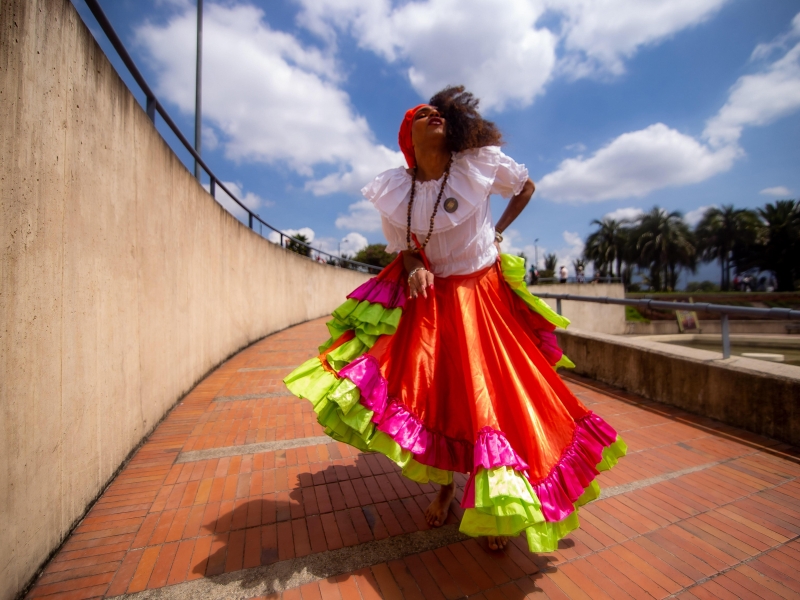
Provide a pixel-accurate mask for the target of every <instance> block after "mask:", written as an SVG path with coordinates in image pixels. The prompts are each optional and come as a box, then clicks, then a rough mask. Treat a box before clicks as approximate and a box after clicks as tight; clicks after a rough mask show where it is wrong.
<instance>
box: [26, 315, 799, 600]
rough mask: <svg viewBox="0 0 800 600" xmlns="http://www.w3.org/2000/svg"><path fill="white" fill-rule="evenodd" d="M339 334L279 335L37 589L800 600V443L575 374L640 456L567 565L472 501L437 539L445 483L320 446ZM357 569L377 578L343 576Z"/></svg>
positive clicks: (143, 454)
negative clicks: (310, 366) (500, 542)
mask: <svg viewBox="0 0 800 600" xmlns="http://www.w3.org/2000/svg"><path fill="white" fill-rule="evenodd" d="M323 323H324V320H317V321H314V322H311V323H307V324H304V325H300V326H297V327H294V328H291V329H288V330H286V331H283V332H281V333H278V334H276V335H273V336H271V337H269V338H267V339H265V340H262V341H261V342H259V343H258V344H255V345H254V346H252V347H250V348H248V349H247V350H245V351H243V352H241V353H240V354H238V355H237V356H235V357H234V358H232V359H230V360H229V361H228V362H226V363H225V364H224V365H222V366H221V367H220V368H219V369H217V370H216V371H215V372H214V373H212V374H211V375H210V376H209V377H207V378H206V379H205V380H204V381H203V382H202V383H201V384H200V385H198V386H197V388H195V389H194V390H193V391H192V392H191V393H190V394H189V395H188V396H187V397H186V398H185V399H184V400H183V402H181V404H180V405H179V406H177V407H176V408H175V410H173V411H172V413H171V414H170V415H169V417H168V418H167V419H166V420H165V421H164V422H163V423H162V424H161V425H160V426H159V427H158V429H157V430H156V431H155V433H154V434H153V435H152V436H151V437H150V439H149V440H148V441H147V443H146V444H145V445H144V446H143V447H142V448H141V449H140V450H139V452H138V453H137V454H136V455H135V457H134V458H133V459H132V460H131V462H130V463H129V464H128V465H127V466H126V468H125V469H124V470H123V471H122V473H121V474H120V475H119V476H118V477H117V478H116V480H115V481H114V482H113V483H112V484H111V485H110V486H109V488H108V489H107V490H106V492H105V493H104V494H103V496H102V497H101V498H100V500H99V501H98V502H97V503H96V504H95V506H94V507H93V508H92V510H91V511H90V512H89V514H88V515H87V516H86V518H85V519H84V520H83V522H82V523H81V524H80V525H79V526H78V527H77V528H76V529H75V531H74V532H73V533H72V535H71V536H70V537H69V539H68V540H67V542H66V543H65V544H64V546H63V547H62V548H61V550H60V551H59V552H58V554H57V555H56V556H55V558H54V559H53V560H52V561H51V562H50V564H49V565H48V566H47V568H46V569H45V571H44V573H43V574H42V576H41V577H40V578H39V580H38V581H37V582H36V585H35V587H34V588H33V589H32V591H31V592H30V594H29V597H31V598H40V597H46V598H71V599H72V598H95V597H97V598H100V597H109V596H117V595H121V594H136V596H135V597H142V598H155V597H158V598H203V597H209V598H210V597H214V598H249V597H253V596H259V595H263V594H264V593H265V590H269V589H271V590H278V592H279V593H280V591H281V590H284V591H283V592H282V597H283V598H287V599H289V598H291V599H299V598H303V599H306V600H309V599H321V598H324V599H326V600H327V599H338V598H341V599H343V600H349V599H351V598H359V597H363V598H379V597H381V598H436V599H441V598H447V599H454V598H461V597H475V598H481V599H483V598H486V599H490V600H494V599H501V598H510V599H519V598H524V597H527V596H531V597H537V598H553V599H563V598H572V599H575V600H577V599H587V598H590V599H592V600H595V599H599V598H612V599H615V600H616V599H620V598H637V599H638V598H668V597H673V596H675V597H678V598H686V599H694V598H699V599H706V598H725V599H727V598H776V599H777V598H799V597H800V541H799V540H798V534H800V481H799V480H798V476H800V461H798V456H799V455H798V452H797V451H796V449H791V448H786V447H782V446H779V445H778V444H776V443H775V442H772V441H770V440H766V439H763V438H756V437H755V436H751V435H747V434H744V433H743V432H741V431H738V430H734V429H732V428H727V427H722V426H720V425H719V424H718V423H715V422H712V421H708V420H704V419H698V418H694V417H691V416H689V415H687V414H685V413H682V412H680V411H677V410H674V409H671V408H669V407H666V406H661V405H657V404H654V403H649V402H645V401H642V400H641V399H639V398H636V397H633V396H629V395H626V394H621V393H617V392H615V391H614V390H609V389H602V388H601V387H599V386H597V385H594V384H592V382H588V381H578V380H576V379H574V378H573V379H571V380H570V384H569V385H570V387H571V388H572V389H573V390H574V391H575V392H576V393H577V395H578V396H579V397H580V398H581V399H582V400H583V401H584V402H585V403H586V404H587V405H589V406H590V407H591V408H592V410H594V411H596V412H597V413H598V414H600V415H602V416H603V417H604V418H606V419H607V420H608V421H609V422H610V423H611V425H612V426H614V427H615V428H616V429H617V430H618V431H619V432H620V433H621V434H622V435H623V437H624V438H625V440H626V441H627V442H628V444H629V447H630V453H629V455H628V457H627V458H625V459H623V461H621V462H620V464H619V465H618V466H617V468H616V469H614V470H613V471H611V472H609V473H605V474H602V475H601V476H600V479H599V482H600V484H601V486H602V487H603V488H604V489H605V492H606V493H607V494H608V497H605V496H604V497H603V498H601V499H600V500H598V501H596V502H594V503H592V504H591V505H589V506H588V507H586V508H584V509H581V511H580V517H581V523H582V528H581V529H580V530H578V531H576V532H575V533H573V534H572V535H570V536H569V537H568V538H567V539H565V540H563V541H562V544H561V548H560V549H559V551H558V552H555V553H552V554H539V555H533V554H530V553H529V552H528V551H527V548H526V545H525V543H524V541H523V538H518V539H515V540H513V543H512V544H510V545H509V547H508V549H507V550H506V551H505V552H504V553H490V552H488V551H487V550H486V549H485V546H484V545H483V544H482V542H481V541H476V540H464V539H459V538H458V537H457V535H458V534H457V533H456V527H457V525H456V523H457V522H458V517H459V515H460V512H459V510H458V507H457V505H456V503H455V502H454V504H453V510H452V512H451V515H450V517H449V520H448V523H449V525H446V526H445V527H444V528H441V529H438V530H429V529H428V527H427V525H426V524H425V521H424V519H423V510H424V508H425V506H426V505H427V504H428V502H429V498H430V497H431V496H432V494H433V493H434V488H433V487H432V486H429V485H417V484H415V483H413V482H410V481H407V480H405V479H403V478H402V477H400V475H399V474H398V469H397V468H396V467H395V466H394V465H393V464H392V463H390V462H389V461H388V460H386V459H384V458H383V457H381V456H378V455H365V454H361V453H359V452H356V451H355V450H353V449H351V448H350V447H348V446H345V445H343V444H339V443H334V442H331V443H325V442H326V441H327V440H318V439H316V440H315V439H314V438H315V437H316V436H320V435H321V434H322V429H321V427H320V426H319V425H318V424H317V423H316V420H315V418H314V413H313V411H312V409H311V406H310V404H309V403H307V402H305V401H300V400H298V399H296V398H294V397H292V396H287V395H286V392H285V388H284V387H283V384H282V382H281V379H282V378H283V377H284V376H285V375H286V374H287V373H289V372H290V370H291V369H292V368H293V367H294V366H296V365H298V364H300V363H301V362H303V361H304V360H306V359H307V358H308V357H309V356H311V355H313V354H314V353H315V349H316V346H317V344H318V343H319V342H320V341H321V340H322V339H323V338H324V337H325V335H326V333H325V328H324V326H323ZM270 443H272V444H271V445H270ZM252 444H262V445H261V446H247V445H252ZM245 446H246V447H245ZM291 446H295V447H291ZM232 447H239V448H232ZM187 452H191V453H192V454H181V453H187ZM181 461H185V462H181ZM458 483H460V484H462V485H463V483H464V480H463V478H462V479H461V480H459V481H458ZM420 549H423V551H421V552H420V551H419V550H420ZM348 561H349V562H348ZM347 564H351V565H353V564H354V565H360V566H359V568H358V569H357V570H355V572H349V573H344V574H340V573H341V570H339V571H337V568H338V569H341V568H342V567H341V565H347ZM337 565H338V567H337ZM159 588H161V589H160V590H159V592H158V593H157V594H155V593H152V592H150V593H148V592H147V590H152V591H155V590H157V589H159ZM278 595H279V594H275V595H274V596H273V597H276V598H277V597H278Z"/></svg>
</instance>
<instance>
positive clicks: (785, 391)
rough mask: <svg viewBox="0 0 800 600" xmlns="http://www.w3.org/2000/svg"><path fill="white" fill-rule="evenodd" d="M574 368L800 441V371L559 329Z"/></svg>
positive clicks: (684, 406) (767, 433)
mask: <svg viewBox="0 0 800 600" xmlns="http://www.w3.org/2000/svg"><path fill="white" fill-rule="evenodd" d="M556 333H557V335H558V341H559V344H560V345H561V347H562V349H563V350H564V352H565V353H566V354H567V356H569V357H570V358H571V359H572V360H573V361H574V362H575V364H576V365H577V367H576V369H575V372H577V373H578V374H581V375H586V376H587V377H591V378H592V379H597V380H599V381H602V382H604V383H608V384H610V385H613V386H616V387H619V388H622V389H624V390H628V391H630V392H633V393H636V394H639V395H641V396H644V397H645V398H649V399H651V400H657V401H659V402H664V403H666V404H671V405H673V406H677V407H680V408H682V409H685V410H687V411H689V412H692V413H695V414H698V415H703V416H706V417H711V418H713V419H718V420H720V421H722V422H724V423H727V424H729V425H733V426H735V427H741V428H743V429H746V430H748V431H752V432H753V433H757V434H760V435H765V436H767V437H770V438H774V439H777V440H781V441H783V442H787V443H789V444H793V445H795V446H800V403H798V402H797V399H798V398H800V368H799V367H793V366H790V365H782V364H777V363H769V362H766V361H761V360H754V359H748V358H742V357H738V356H732V357H731V358H729V359H727V360H722V359H721V358H720V356H721V354H719V353H716V352H708V351H705V350H696V349H693V348H686V347H682V346H674V345H670V344H662V343H658V342H654V341H650V340H643V339H639V338H626V337H620V336H613V335H604V334H599V333H592V332H586V331H579V330H575V331H570V330H568V331H561V330H559V331H557V332H556Z"/></svg>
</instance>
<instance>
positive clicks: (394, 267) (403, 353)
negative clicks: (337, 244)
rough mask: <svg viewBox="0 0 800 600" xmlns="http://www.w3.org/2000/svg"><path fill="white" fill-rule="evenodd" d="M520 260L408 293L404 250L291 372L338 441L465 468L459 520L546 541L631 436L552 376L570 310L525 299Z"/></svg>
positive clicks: (418, 473) (569, 520)
mask: <svg viewBox="0 0 800 600" xmlns="http://www.w3.org/2000/svg"><path fill="white" fill-rule="evenodd" d="M523 275H524V262H522V259H519V258H517V257H511V256H508V255H503V256H502V257H501V259H499V260H498V262H497V263H496V264H495V265H493V266H491V267H488V268H486V269H483V270H481V271H478V272H476V273H473V274H470V275H465V276H453V277H440V278H437V279H436V280H435V284H434V288H433V289H432V290H428V298H427V299H426V298H423V297H418V298H416V299H413V300H409V299H406V296H407V284H406V273H405V269H404V268H403V266H402V262H401V259H400V258H398V259H397V260H396V261H395V262H394V263H392V264H391V265H390V266H388V267H386V269H384V271H383V272H382V273H381V274H380V275H379V276H378V277H376V278H373V279H372V280H370V281H369V282H367V283H366V284H364V285H362V286H361V287H359V288H358V289H357V290H355V291H354V292H353V293H352V294H350V296H349V297H348V301H347V302H346V303H345V304H344V305H342V306H341V307H339V309H337V311H335V312H334V314H333V316H334V319H333V320H332V321H331V322H330V323H329V324H328V327H329V330H330V331H331V339H330V340H329V341H328V343H327V344H325V345H323V346H322V347H321V353H320V355H319V356H318V357H316V358H315V359H312V360H310V361H308V362H306V363H304V364H303V365H301V366H300V367H299V368H298V369H297V370H296V371H295V372H294V373H292V374H291V375H289V376H288V377H287V378H286V380H285V381H286V384H287V386H288V387H289V389H290V390H292V391H293V392H294V393H295V394H297V395H298V396H301V397H305V398H308V399H309V400H311V401H312V402H313V403H314V407H315V411H316V412H317V415H318V418H319V421H320V423H321V424H322V425H323V426H324V427H325V428H326V432H327V433H328V434H329V435H331V437H333V438H334V439H338V440H341V441H344V442H346V443H350V444H352V445H353V446H356V447H357V448H360V449H362V450H365V451H378V452H382V453H384V454H385V455H387V456H388V457H389V458H391V459H392V460H394V461H395V462H397V463H398V464H399V465H400V466H401V467H403V472H404V474H405V475H406V476H408V477H411V478H413V479H415V480H417V481H428V480H433V481H436V482H440V483H447V482H449V481H451V480H452V479H451V477H452V472H453V471H458V472H462V473H469V474H470V478H469V481H468V483H467V486H466V488H465V491H464V495H463V500H462V506H464V508H465V509H466V510H465V514H464V518H463V520H462V525H461V529H462V531H464V532H465V533H468V534H471V535H515V534H518V533H520V532H522V531H525V532H526V535H527V537H528V542H529V546H530V547H531V549H532V550H534V551H544V550H552V549H554V548H555V544H557V541H558V539H559V538H560V537H562V536H563V535H565V534H566V533H567V532H569V531H571V530H572V529H574V528H575V527H577V510H576V507H577V506H578V505H580V504H582V503H583V502H586V501H588V500H591V499H593V498H594V497H596V496H597V495H598V492H599V488H598V487H597V484H596V483H594V478H595V477H596V475H597V473H598V472H599V471H600V470H604V469H607V468H610V467H611V466H613V465H614V464H616V461H617V459H618V458H619V457H621V456H622V455H624V453H625V444H624V442H622V440H621V439H619V438H618V437H617V435H616V433H615V432H614V430H613V429H612V428H611V427H610V426H609V425H608V424H607V423H605V422H604V421H603V420H602V419H601V418H600V417H599V416H597V415H595V414H594V413H592V412H591V411H590V410H589V409H587V408H586V407H585V406H584V405H583V404H582V403H581V402H580V400H578V398H576V397H575V395H574V394H573V393H572V392H571V391H570V390H569V388H568V387H567V386H566V385H565V384H564V383H563V381H562V380H561V379H560V377H559V376H558V374H557V373H556V370H555V368H554V367H555V366H556V365H557V364H559V363H560V364H565V363H566V364H569V361H568V360H567V359H566V358H565V357H563V356H562V353H561V351H560V350H559V349H558V346H557V344H556V342H555V335H554V333H553V331H554V329H555V327H556V325H566V324H567V322H566V320H565V319H563V318H562V317H560V316H559V315H556V314H555V313H553V312H552V310H551V309H549V307H547V305H546V304H544V303H543V302H542V301H541V300H538V299H536V298H535V297H533V296H531V295H530V293H529V292H528V291H527V289H526V288H525V286H524V283H523V282H522V276H523Z"/></svg>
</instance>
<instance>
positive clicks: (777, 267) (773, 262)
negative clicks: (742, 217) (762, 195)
mask: <svg viewBox="0 0 800 600" xmlns="http://www.w3.org/2000/svg"><path fill="white" fill-rule="evenodd" d="M758 214H759V215H760V216H761V218H762V219H763V220H764V224H763V225H762V229H761V234H762V236H761V237H762V239H763V246H762V247H763V250H762V253H761V254H762V261H761V267H762V269H764V270H768V271H773V272H774V273H775V277H776V278H777V279H778V291H779V292H787V291H792V290H793V289H794V281H795V278H796V277H797V276H798V256H800V202H797V201H795V200H778V201H777V202H775V204H767V205H766V206H765V207H764V208H759V209H758Z"/></svg>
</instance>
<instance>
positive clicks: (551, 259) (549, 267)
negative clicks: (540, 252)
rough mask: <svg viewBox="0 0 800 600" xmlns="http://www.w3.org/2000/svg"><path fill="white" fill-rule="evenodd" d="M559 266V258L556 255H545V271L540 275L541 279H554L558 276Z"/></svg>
mask: <svg viewBox="0 0 800 600" xmlns="http://www.w3.org/2000/svg"><path fill="white" fill-rule="evenodd" d="M557 264H558V257H557V256H556V255H555V253H552V254H545V255H544V270H542V272H541V273H540V276H541V277H544V278H545V279H546V278H548V277H554V276H555V274H556V265H557Z"/></svg>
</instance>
